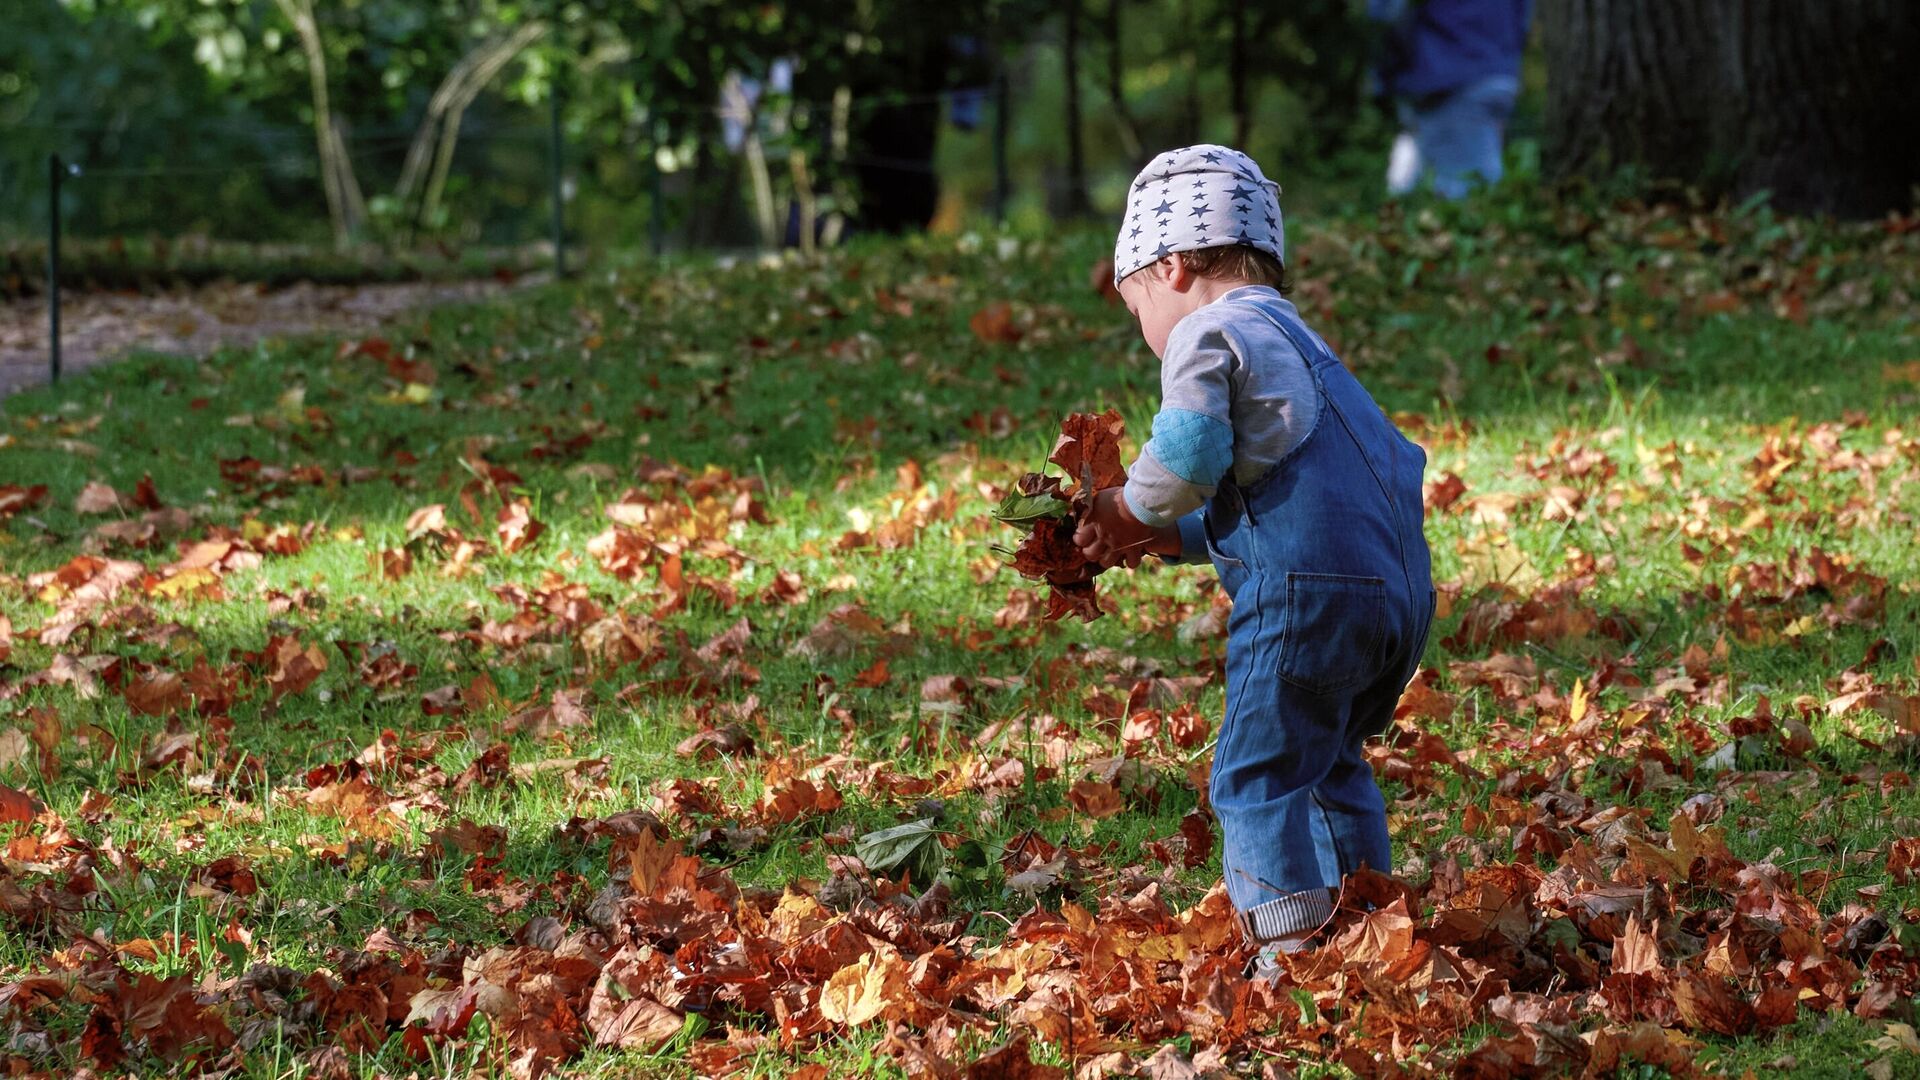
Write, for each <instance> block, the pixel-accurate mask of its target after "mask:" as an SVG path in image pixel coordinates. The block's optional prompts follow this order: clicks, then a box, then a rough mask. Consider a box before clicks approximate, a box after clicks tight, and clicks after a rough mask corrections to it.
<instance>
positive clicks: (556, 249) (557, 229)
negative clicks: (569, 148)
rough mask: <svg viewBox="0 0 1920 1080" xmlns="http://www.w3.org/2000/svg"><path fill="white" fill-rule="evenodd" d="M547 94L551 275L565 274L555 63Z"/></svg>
mask: <svg viewBox="0 0 1920 1080" xmlns="http://www.w3.org/2000/svg"><path fill="white" fill-rule="evenodd" d="M547 91H548V96H550V97H551V98H552V99H553V107H552V113H551V117H552V123H551V126H552V129H553V140H552V147H551V152H552V157H553V276H554V277H556V278H563V277H566V276H567V211H566V206H565V204H564V203H563V202H562V199H563V197H564V196H565V192H564V191H563V190H562V188H563V187H564V186H565V180H564V179H563V172H564V166H563V164H562V162H561V160H560V152H561V150H562V148H563V147H562V142H561V139H560V73H559V67H558V64H557V63H556V65H555V69H554V73H553V75H552V77H551V80H550V82H549V84H548V87H547Z"/></svg>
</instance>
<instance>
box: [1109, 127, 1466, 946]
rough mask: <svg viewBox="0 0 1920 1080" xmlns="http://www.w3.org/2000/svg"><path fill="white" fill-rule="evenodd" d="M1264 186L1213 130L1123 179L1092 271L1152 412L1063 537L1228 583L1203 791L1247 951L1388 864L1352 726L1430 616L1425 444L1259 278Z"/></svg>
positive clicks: (1301, 922)
mask: <svg viewBox="0 0 1920 1080" xmlns="http://www.w3.org/2000/svg"><path fill="white" fill-rule="evenodd" d="M1278 196H1279V188H1278V187H1277V186H1276V185H1275V184H1273V183H1272V182H1271V181H1269V180H1268V179H1267V178H1266V177H1265V176H1263V175H1262V174H1261V172H1260V167H1259V166H1258V165H1256V164H1254V162H1253V159H1251V158H1249V157H1247V156H1246V155H1245V154H1242V153H1240V152H1238V151H1236V150H1229V149H1227V148H1226V147H1223V146H1190V147H1186V148H1184V149H1180V150H1172V151H1169V152H1167V153H1164V154H1161V155H1160V156H1159V157H1157V158H1155V159H1154V160H1153V162H1152V163H1151V164H1150V165H1148V166H1147V167H1146V169H1145V170H1143V171H1142V172H1141V173H1140V175H1139V176H1138V177H1135V178H1134V181H1133V187H1132V189H1131V190H1130V191H1129V193H1128V196H1127V216H1126V221H1125V223H1124V224H1123V225H1122V226H1121V228H1120V237H1119V240H1118V242H1117V243H1116V245H1115V247H1114V258H1113V263H1114V279H1115V281H1116V283H1117V284H1118V286H1119V289H1120V296H1121V298H1122V299H1124V300H1125V301H1126V303H1127V308H1128V310H1129V311H1131V312H1132V313H1133V314H1134V316H1135V317H1136V318H1137V319H1139V322H1140V333H1141V335H1142V336H1143V337H1145V338H1146V340H1147V345H1148V347H1150V348H1151V349H1153V351H1154V354H1155V355H1156V356H1158V357H1160V361H1161V364H1160V385H1161V403H1160V412H1159V415H1158V416H1156V417H1155V418H1154V421H1153V438H1152V439H1151V440H1150V441H1149V442H1148V443H1147V445H1146V446H1145V447H1144V448H1142V450H1141V453H1140V459H1139V461H1138V462H1136V463H1135V464H1134V467H1133V469H1132V471H1131V475H1130V478H1129V479H1128V480H1127V483H1126V485H1125V486H1124V487H1113V488H1108V489H1106V490H1104V491H1101V492H1099V493H1098V494H1097V495H1096V496H1095V498H1094V503H1093V509H1092V511H1091V513H1090V514H1089V515H1088V517H1087V519H1086V521H1085V523H1084V524H1083V525H1082V526H1081V528H1080V530H1079V532H1077V533H1076V534H1075V537H1074V539H1075V542H1076V543H1078V544H1079V545H1080V546H1081V548H1082V550H1083V552H1084V553H1085V554H1086V556H1087V558H1088V559H1089V560H1090V561H1093V562H1096V563H1100V564H1102V565H1108V566H1111V565H1127V566H1133V565H1136V564H1137V563H1138V562H1139V561H1140V557H1141V555H1142V554H1144V553H1152V554H1156V555H1160V556H1162V557H1164V558H1167V559H1169V560H1173V561H1198V560H1199V559H1200V558H1202V557H1205V558H1209V559H1211V560H1212V562H1213V565H1214V568H1215V570H1217V571H1218V573H1219V575H1220V582H1221V585H1222V587H1224V588H1225V589H1226V590H1227V595H1228V596H1230V597H1232V598H1233V615H1232V618H1231V619H1230V621H1229V623H1228V637H1227V688H1226V689H1227V701H1226V717H1225V720H1224V721H1223V723H1222V724H1221V728H1220V738H1219V742H1218V743H1217V744H1216V747H1215V749H1214V758H1213V780H1212V785H1211V792H1210V794H1211V798H1212V801H1213V809H1214V812H1215V813H1216V814H1217V815H1218V816H1219V818H1220V826H1221V832H1222V835H1223V840H1224V847H1223V852H1222V856H1221V861H1222V866H1223V869H1224V872H1225V877H1226V883H1227V892H1228V895H1229V896H1230V897H1232V899H1233V905H1234V908H1235V909H1236V910H1237V911H1238V912H1239V913H1240V921H1241V926H1242V928H1243V929H1244V930H1245V931H1246V933H1247V935H1248V936H1249V937H1250V938H1251V939H1252V940H1253V941H1255V942H1257V943H1258V944H1260V945H1261V946H1263V954H1265V956H1266V958H1267V960H1269V961H1270V960H1271V953H1273V952H1293V951H1296V950H1298V949H1301V948H1304V947H1306V946H1307V945H1308V944H1309V943H1310V942H1311V941H1312V939H1313V937H1314V935H1315V933H1316V932H1317V931H1318V930H1320V929H1321V928H1322V927H1324V926H1325V925H1326V923H1327V922H1328V920H1329V919H1330V918H1331V916H1332V914H1333V910H1334V903H1335V900H1336V899H1337V896H1338V888H1339V886H1340V882H1341V878H1342V876H1343V875H1345V874H1348V873H1351V872H1353V871H1355V870H1358V869H1360V868H1361V867H1370V868H1372V869H1374V870H1377V871H1380V872H1382V873H1387V872H1389V871H1390V867H1391V859H1392V853H1391V851H1390V849H1389V846H1388V838H1387V816H1386V802H1385V800H1384V799H1383V798H1382V797H1381V795H1380V789H1379V787H1378V786H1377V785H1376V784H1375V783H1374V779H1373V772H1372V769H1371V768H1370V767H1369V766H1368V764H1367V761H1366V758H1365V757H1364V756H1363V755H1362V753H1361V744H1362V742H1364V741H1365V740H1366V739H1367V738H1368V737H1370V736H1373V735H1377V734H1379V733H1380V732H1381V731H1383V730H1385V729H1386V727H1387V725H1388V724H1389V723H1390V722H1391V721H1392V719H1393V710H1394V706H1395V704H1396V703H1397V702H1398V701H1399V698H1400V692H1401V690H1402V689H1403V688H1405V686H1406V684H1407V681H1408V680H1409V679H1410V678H1411V677H1412V676H1413V673H1414V671H1415V669H1416V668H1417V666H1418V664H1419V662H1420V654H1421V652H1422V650H1423V649H1424V648H1425V645H1426V638H1427V625H1428V622H1429V621H1430V620H1431V619H1432V617H1433V584H1432V578H1431V577H1430V567H1429V562H1428V552H1427V541H1426V537H1425V535H1424V534H1423V533H1422V532H1421V516H1422V508H1421V491H1420V474H1421V470H1422V469H1423V468H1424V467H1425V465H1426V455H1425V454H1424V453H1423V452H1422V451H1421V450H1420V448H1419V447H1417V446H1415V445H1414V444H1413V443H1411V442H1409V441H1408V440H1407V439H1406V438H1405V437H1404V436H1403V435H1401V434H1400V432H1399V431H1398V430H1396V429H1395V428H1394V426H1393V423H1392V422H1391V421H1389V420H1388V419H1387V418H1386V416H1384V415H1383V414H1382V413H1381V411H1380V409H1379V407H1378V406H1377V405H1375V404H1374V402H1373V399H1372V398H1371V397H1369V396H1368V394H1367V392H1366V390H1364V389H1362V388H1361V386H1360V384H1359V382H1358V381H1356V380H1355V379H1354V377H1353V376H1352V374H1350V373H1349V372H1348V371H1347V369H1346V368H1345V367H1344V366H1342V365H1341V363H1340V361H1339V359H1338V358H1337V357H1335V356H1334V355H1333V353H1332V351H1331V350H1329V349H1328V348H1327V346H1326V343H1325V342H1323V341H1321V340H1320V338H1319V336H1318V335H1316V334H1315V333H1314V332H1313V331H1312V330H1309V329H1307V327H1306V324H1305V323H1303V322H1301V321H1300V314H1299V312H1297V311H1296V310H1294V307H1293V305H1292V304H1291V303H1288V302H1287V301H1286V300H1285V299H1284V298H1283V297H1282V296H1281V290H1282V289H1284V288H1285V287H1286V286H1285V282H1286V271H1285V261H1286V252H1285V247H1284V241H1283V235H1282V232H1281V225H1280V205H1279V201H1278Z"/></svg>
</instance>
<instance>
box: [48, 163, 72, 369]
mask: <svg viewBox="0 0 1920 1080" xmlns="http://www.w3.org/2000/svg"><path fill="white" fill-rule="evenodd" d="M66 171H67V170H66V169H65V168H64V167H63V166H62V165H61V164H60V155H59V154H49V155H47V380H48V381H49V382H51V383H54V384H58V383H59V382H60V178H61V176H62V175H64V174H65V173H66Z"/></svg>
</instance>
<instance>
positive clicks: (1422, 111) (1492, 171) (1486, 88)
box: [1408, 75, 1520, 199]
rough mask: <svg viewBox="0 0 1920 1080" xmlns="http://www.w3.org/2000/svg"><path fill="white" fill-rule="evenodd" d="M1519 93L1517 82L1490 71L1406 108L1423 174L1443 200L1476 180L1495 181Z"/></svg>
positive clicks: (1457, 195) (1458, 194) (1464, 190)
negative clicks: (1514, 104)
mask: <svg viewBox="0 0 1920 1080" xmlns="http://www.w3.org/2000/svg"><path fill="white" fill-rule="evenodd" d="M1519 95H1520V80H1518V79H1516V78H1514V77H1512V76H1511V75H1490V76H1488V77H1486V78H1484V79H1480V80H1478V81H1477V82H1471V83H1468V84H1467V85H1465V86H1462V87H1460V88H1459V89H1457V90H1450V91H1448V92H1446V93H1444V94H1437V95H1435V96H1434V97H1431V98H1426V99H1423V100H1421V101H1418V102H1416V103H1414V104H1413V106H1412V107H1411V108H1410V109H1409V110H1408V112H1409V118H1410V119H1411V121H1412V123H1411V125H1410V126H1411V127H1412V129H1413V139H1414V142H1415V143H1416V144H1417V145H1418V146H1419V148H1420V164H1421V173H1422V176H1423V177H1424V178H1425V179H1427V180H1428V181H1430V182H1431V183H1432V184H1433V190H1434V191H1435V192H1436V193H1438V194H1439V195H1440V196H1441V197H1442V198H1446V199H1458V198H1462V197H1464V196H1465V195H1466V194H1467V192H1468V191H1471V190H1472V189H1473V187H1474V185H1475V184H1477V183H1488V184H1494V183H1498V182H1499V180H1500V172H1501V167H1500V151H1501V148H1502V146H1503V145H1504V144H1505V141H1506V134H1507V120H1508V119H1509V118H1510V117H1512V116H1513V102H1514V99H1515V98H1517V97H1518V96H1519Z"/></svg>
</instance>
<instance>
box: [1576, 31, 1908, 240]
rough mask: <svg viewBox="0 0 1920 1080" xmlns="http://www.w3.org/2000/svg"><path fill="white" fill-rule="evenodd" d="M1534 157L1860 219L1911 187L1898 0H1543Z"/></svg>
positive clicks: (1899, 202) (1900, 200) (1583, 170)
mask: <svg viewBox="0 0 1920 1080" xmlns="http://www.w3.org/2000/svg"><path fill="white" fill-rule="evenodd" d="M1540 21H1541V27H1542V33H1543V37H1544V43H1545V47H1546V54H1547V72H1548V76H1547V78H1548V101H1547V117H1546V125H1547V132H1546V141H1545V146H1544V147H1543V151H1544V158H1545V164H1546V167H1547V169H1548V171H1549V173H1550V174H1551V175H1553V176H1555V177H1559V178H1566V177H1570V176H1574V175H1582V174H1584V175H1604V174H1607V173H1610V172H1613V171H1615V170H1618V169H1622V168H1638V169H1640V170H1644V171H1645V172H1646V173H1647V174H1649V175H1650V177H1651V178H1652V179H1656V180H1672V181H1679V182H1683V183H1687V184H1690V185H1694V186H1696V187H1698V188H1699V189H1700V190H1702V191H1704V192H1706V193H1707V194H1709V195H1730V196H1734V197H1743V196H1746V195H1750V194H1753V193H1756V192H1761V191H1766V192H1771V193H1772V196H1773V201H1774V203H1775V204H1776V205H1778V206H1779V207H1781V208H1782V209H1786V210H1792V211H1802V212H1806V211H1812V212H1830V213H1834V214H1840V215H1847V216H1870V215H1874V214H1879V213H1883V212H1885V211H1888V210H1892V209H1904V208H1907V207H1910V206H1912V205H1913V185H1914V184H1915V183H1916V182H1920V138H1916V137H1915V136H1916V131H1915V123H1914V112H1913V97H1912V91H1913V87H1914V81H1913V75H1912V58H1913V56H1914V55H1915V54H1916V52H1920V6H1916V5H1915V4H1914V3H1913V2H1912V0H1833V2H1829V3H1801V2H1797V0H1542V4H1541V8H1540Z"/></svg>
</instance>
